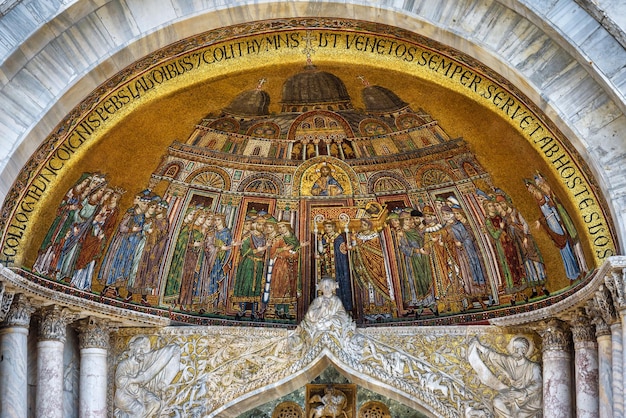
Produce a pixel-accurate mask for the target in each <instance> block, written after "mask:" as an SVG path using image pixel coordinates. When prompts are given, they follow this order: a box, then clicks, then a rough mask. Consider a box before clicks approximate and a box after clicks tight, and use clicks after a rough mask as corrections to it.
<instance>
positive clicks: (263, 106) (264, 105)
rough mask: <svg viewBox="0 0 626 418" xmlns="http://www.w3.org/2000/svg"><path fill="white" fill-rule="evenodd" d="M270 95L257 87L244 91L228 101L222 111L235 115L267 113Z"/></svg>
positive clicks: (265, 114)
mask: <svg viewBox="0 0 626 418" xmlns="http://www.w3.org/2000/svg"><path fill="white" fill-rule="evenodd" d="M269 105H270V95H269V94H267V92H265V91H263V90H259V89H255V90H248V91H244V92H243V93H241V94H239V95H238V96H237V97H235V98H234V99H233V101H232V102H230V105H228V107H226V108H225V109H224V112H226V113H230V114H231V115H236V116H267V115H269V110H268V108H269Z"/></svg>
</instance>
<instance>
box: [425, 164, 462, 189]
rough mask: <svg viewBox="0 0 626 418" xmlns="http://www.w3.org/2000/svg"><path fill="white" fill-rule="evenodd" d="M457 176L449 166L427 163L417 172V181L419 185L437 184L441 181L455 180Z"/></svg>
mask: <svg viewBox="0 0 626 418" xmlns="http://www.w3.org/2000/svg"><path fill="white" fill-rule="evenodd" d="M455 180H456V176H455V175H454V173H453V172H452V170H450V169H448V168H447V167H444V166H441V165H436V164H427V165H424V166H421V167H420V168H419V169H418V170H417V172H416V173H415V181H416V183H417V186H418V187H429V186H435V185H437V184H441V183H447V182H453V181H455Z"/></svg>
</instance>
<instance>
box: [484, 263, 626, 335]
mask: <svg viewBox="0 0 626 418" xmlns="http://www.w3.org/2000/svg"><path fill="white" fill-rule="evenodd" d="M625 270H626V256H614V257H609V258H608V259H607V260H606V261H605V262H604V263H603V264H602V265H601V266H600V268H598V270H597V271H596V272H595V274H594V275H593V277H591V279H589V281H588V282H587V283H586V284H585V285H584V286H583V287H581V288H580V290H578V291H576V292H575V293H574V294H573V295H572V296H570V297H568V298H566V299H563V300H560V301H558V302H556V303H553V304H551V305H549V306H546V307H544V308H540V309H535V310H533V311H530V312H524V313H520V314H517V315H507V316H503V317H500V318H493V319H490V320H489V323H490V324H492V325H496V326H499V327H511V326H520V325H527V324H532V323H538V322H542V321H545V319H546V318H558V319H561V320H566V321H569V320H571V319H572V318H573V317H575V315H576V310H577V309H578V308H581V307H582V308H584V307H585V306H586V304H587V302H588V301H589V300H590V299H592V298H594V297H595V296H596V292H597V291H598V290H599V289H600V288H601V287H603V286H606V283H605V282H606V281H609V280H610V281H611V282H613V283H614V281H615V276H619V277H620V283H623V282H624V280H623V274H624V271H625ZM607 287H608V286H607ZM616 291H617V289H616ZM619 291H620V292H622V293H624V288H623V287H622V288H621V290H619ZM625 308H626V306H625ZM607 323H609V324H610V322H607Z"/></svg>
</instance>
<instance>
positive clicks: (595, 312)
mask: <svg viewBox="0 0 626 418" xmlns="http://www.w3.org/2000/svg"><path fill="white" fill-rule="evenodd" d="M585 310H586V312H587V316H588V317H589V319H590V321H591V323H592V324H593V325H595V327H596V337H601V336H603V335H611V328H610V327H609V324H608V323H607V322H606V321H605V320H604V317H603V316H602V314H601V312H600V309H599V308H598V304H597V301H596V299H595V298H592V299H590V300H588V301H587V305H586V306H585Z"/></svg>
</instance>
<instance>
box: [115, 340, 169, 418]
mask: <svg viewBox="0 0 626 418" xmlns="http://www.w3.org/2000/svg"><path fill="white" fill-rule="evenodd" d="M124 354H125V356H126V358H124V359H123V360H122V361H120V362H119V364H118V365H117V370H116V372H115V386H116V390H115V417H116V418H144V417H152V416H155V415H156V414H157V412H159V411H160V410H161V409H162V407H163V397H164V394H165V392H167V389H168V385H169V384H170V383H171V382H172V380H173V379H174V377H175V376H176V375H177V374H178V372H179V370H180V347H178V346H176V345H173V344H170V345H167V346H165V347H163V348H158V349H152V347H151V343H150V339H149V338H148V337H146V336H143V335H138V336H136V337H133V338H132V339H131V340H130V342H129V344H128V350H126V351H125V352H124Z"/></svg>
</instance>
